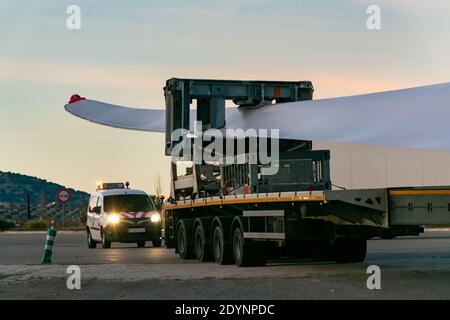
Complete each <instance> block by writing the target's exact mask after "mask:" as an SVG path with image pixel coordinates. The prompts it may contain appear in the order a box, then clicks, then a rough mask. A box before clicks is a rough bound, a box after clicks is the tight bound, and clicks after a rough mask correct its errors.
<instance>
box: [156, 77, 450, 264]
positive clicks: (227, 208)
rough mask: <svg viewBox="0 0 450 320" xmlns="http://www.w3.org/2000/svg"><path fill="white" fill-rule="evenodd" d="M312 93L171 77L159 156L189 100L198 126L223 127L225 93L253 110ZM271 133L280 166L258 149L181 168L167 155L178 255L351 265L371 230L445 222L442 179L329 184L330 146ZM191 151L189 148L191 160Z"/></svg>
mask: <svg viewBox="0 0 450 320" xmlns="http://www.w3.org/2000/svg"><path fill="white" fill-rule="evenodd" d="M313 91H314V89H313V86H312V83H311V82H309V81H296V82H283V81H239V80H231V81H230V80H196V79H178V78H172V79H169V80H168V81H167V83H166V86H165V88H164V94H165V98H166V155H171V152H172V150H173V149H174V148H175V147H176V146H177V144H178V143H180V141H179V140H177V139H173V136H172V133H173V132H174V131H175V130H177V129H180V128H181V129H185V130H186V131H189V130H190V123H191V120H193V119H190V115H191V113H190V105H191V103H192V101H193V100H197V113H196V119H195V120H197V121H198V120H201V121H202V128H203V129H204V130H207V129H211V128H212V129H222V128H225V127H226V119H225V111H226V110H225V101H226V100H232V101H233V102H234V103H235V104H237V105H238V106H239V109H240V111H241V112H247V111H246V110H247V109H251V110H252V113H249V116H250V115H251V114H253V115H254V114H255V112H258V111H257V110H258V109H259V108H260V107H261V106H264V105H265V104H267V103H271V101H276V103H283V102H292V101H301V100H310V99H312V94H313ZM255 110H256V111H255ZM302 121H305V120H304V119H299V125H302ZM268 125H270V124H268ZM203 129H202V130H203ZM191 136H192V135H191ZM186 137H188V135H186ZM277 141H278V142H279V160H277V161H278V171H277V172H276V173H274V174H272V175H265V174H263V173H262V172H263V170H262V168H263V167H264V165H261V163H259V162H256V163H255V162H253V163H252V162H251V161H249V160H248V159H255V158H257V159H258V160H259V158H258V156H257V155H255V154H256V153H253V154H246V155H245V159H246V160H245V161H244V163H240V164H231V165H230V164H227V163H225V164H224V162H222V163H219V164H214V163H208V162H205V161H200V162H195V161H194V162H193V163H192V165H191V167H190V168H188V169H187V170H186V172H185V173H182V174H179V172H178V169H177V161H174V160H173V158H172V164H171V166H172V167H171V177H172V179H171V197H170V199H168V201H167V202H166V203H165V204H164V206H163V217H164V233H165V243H166V246H167V247H168V248H175V250H176V252H177V253H178V254H179V255H180V257H181V258H183V259H189V258H197V259H198V260H199V261H209V260H215V261H216V262H217V263H219V264H228V263H233V261H234V263H236V264H237V265H238V266H260V265H264V264H265V263H266V261H267V259H270V258H271V257H275V256H280V255H282V256H289V257H293V258H311V259H315V260H333V261H336V262H339V263H348V262H361V261H363V260H364V259H365V256H366V251H367V240H368V239H370V238H373V237H382V238H394V237H396V236H401V235H418V234H420V233H421V232H423V230H424V226H431V225H434V226H448V225H450V187H448V186H443V187H421V188H416V187H406V188H379V189H356V190H334V189H333V188H332V183H331V179H330V166H329V162H330V152H329V150H312V143H311V141H301V140H289V139H279V140H277ZM251 143H255V142H250V141H249V140H246V144H247V145H250V144H251ZM201 148H204V146H203V145H202V146H201ZM230 150H232V151H233V152H234V153H233V156H235V157H237V156H238V154H237V153H236V152H235V150H234V147H233V148H231V149H230ZM227 151H229V150H227ZM196 152H198V151H195V149H194V148H191V149H190V150H188V151H186V153H188V154H192V155H193V157H194V160H195V157H196ZM241 155H242V154H241ZM252 157H253V158H252Z"/></svg>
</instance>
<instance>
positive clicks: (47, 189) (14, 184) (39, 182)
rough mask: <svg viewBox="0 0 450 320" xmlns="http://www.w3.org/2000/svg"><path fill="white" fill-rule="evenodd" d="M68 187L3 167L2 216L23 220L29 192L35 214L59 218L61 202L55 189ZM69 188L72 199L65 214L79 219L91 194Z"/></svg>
mask: <svg viewBox="0 0 450 320" xmlns="http://www.w3.org/2000/svg"><path fill="white" fill-rule="evenodd" d="M65 187H66V186H63V185H60V184H57V183H53V182H49V181H47V180H45V179H40V178H37V177H32V176H27V175H23V174H19V173H13V172H2V171H0V219H2V220H7V221H19V222H23V221H24V220H25V219H26V218H27V195H30V200H31V216H32V218H39V217H41V218H57V217H58V215H60V214H61V205H60V204H59V203H57V202H56V192H57V191H58V190H60V189H62V188H65ZM66 188H67V189H69V190H70V191H71V200H70V201H69V203H67V204H66V207H65V217H66V218H73V219H76V220H79V218H80V215H81V214H82V212H83V211H85V210H86V206H87V203H88V201H89V194H88V193H86V192H83V191H78V190H74V189H73V188H70V187H66Z"/></svg>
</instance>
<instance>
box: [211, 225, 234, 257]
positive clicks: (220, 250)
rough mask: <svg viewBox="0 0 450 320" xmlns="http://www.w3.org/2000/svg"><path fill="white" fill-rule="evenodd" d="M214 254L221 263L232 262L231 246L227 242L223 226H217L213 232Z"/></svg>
mask: <svg viewBox="0 0 450 320" xmlns="http://www.w3.org/2000/svg"><path fill="white" fill-rule="evenodd" d="M212 242H213V254H214V260H215V261H216V262H217V263H218V264H220V265H224V264H229V263H230V262H231V248H229V246H227V245H226V244H225V238H224V234H223V230H222V227H221V226H216V227H215V228H214V232H213V241H212Z"/></svg>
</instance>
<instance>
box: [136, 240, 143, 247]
mask: <svg viewBox="0 0 450 320" xmlns="http://www.w3.org/2000/svg"><path fill="white" fill-rule="evenodd" d="M136 244H137V246H138V248H143V247H145V241H138V242H136Z"/></svg>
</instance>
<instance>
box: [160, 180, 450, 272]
mask: <svg viewBox="0 0 450 320" xmlns="http://www.w3.org/2000/svg"><path fill="white" fill-rule="evenodd" d="M163 210H164V217H165V241H166V246H167V247H168V248H175V249H176V251H177V252H178V253H179V254H180V256H181V257H182V258H184V259H188V258H194V257H195V258H197V259H198V260H200V261H210V260H213V259H215V260H216V261H217V262H218V263H219V264H227V263H231V262H233V260H234V261H235V262H236V264H237V265H239V266H256V265H263V264H265V263H266V261H267V259H268V258H270V257H273V256H279V255H287V256H290V257H293V258H311V259H315V260H334V261H336V262H340V263H345V262H360V261H363V260H364V259H365V255H366V248H367V246H366V240H367V239H370V238H373V237H382V238H394V237H396V236H402V235H419V234H420V233H421V232H423V227H424V226H448V225H449V224H450V187H421V188H414V187H411V188H386V189H361V190H325V191H310V192H308V191H300V192H279V193H263V194H244V195H230V196H223V197H209V198H208V197H207V198H202V199H194V200H192V199H187V200H182V201H177V202H176V203H174V204H166V205H165V206H164V209H163Z"/></svg>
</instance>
